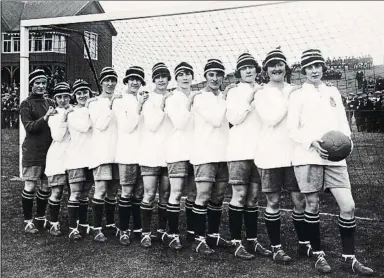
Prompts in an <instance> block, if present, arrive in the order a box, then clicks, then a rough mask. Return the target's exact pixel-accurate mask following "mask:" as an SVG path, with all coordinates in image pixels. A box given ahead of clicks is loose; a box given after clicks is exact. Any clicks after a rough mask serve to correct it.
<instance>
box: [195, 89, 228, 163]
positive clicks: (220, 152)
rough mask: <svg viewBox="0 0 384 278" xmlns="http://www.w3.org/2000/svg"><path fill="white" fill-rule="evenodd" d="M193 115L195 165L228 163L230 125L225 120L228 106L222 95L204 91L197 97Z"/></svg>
mask: <svg viewBox="0 0 384 278" xmlns="http://www.w3.org/2000/svg"><path fill="white" fill-rule="evenodd" d="M191 111H192V113H193V149H192V153H191V163H192V164H194V165H199V164H205V163H211V162H223V161H227V157H226V156H227V155H226V151H227V145H228V134H229V123H228V121H227V119H226V118H225V112H226V111H227V105H226V102H225V100H224V99H223V97H222V94H219V95H217V96H216V95H215V94H213V93H212V92H206V91H203V92H202V94H200V95H197V96H196V97H195V100H194V103H193V106H192V109H191Z"/></svg>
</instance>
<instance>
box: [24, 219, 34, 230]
mask: <svg viewBox="0 0 384 278" xmlns="http://www.w3.org/2000/svg"><path fill="white" fill-rule="evenodd" d="M25 223H27V225H26V226H25V230H27V229H29V228H30V229H33V228H35V224H33V222H32V220H28V221H25Z"/></svg>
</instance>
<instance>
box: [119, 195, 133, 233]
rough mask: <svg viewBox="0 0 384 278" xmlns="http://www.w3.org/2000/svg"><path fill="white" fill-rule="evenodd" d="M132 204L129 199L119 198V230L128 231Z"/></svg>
mask: <svg viewBox="0 0 384 278" xmlns="http://www.w3.org/2000/svg"><path fill="white" fill-rule="evenodd" d="M131 211H132V203H131V199H130V198H126V197H123V196H120V198H119V223H120V230H122V231H127V230H128V229H129V220H130V218H131Z"/></svg>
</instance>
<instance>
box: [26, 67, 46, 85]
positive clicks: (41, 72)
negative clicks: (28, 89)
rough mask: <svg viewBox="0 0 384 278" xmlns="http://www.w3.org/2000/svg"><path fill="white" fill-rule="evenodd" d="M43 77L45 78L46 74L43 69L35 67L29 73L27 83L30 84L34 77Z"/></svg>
mask: <svg viewBox="0 0 384 278" xmlns="http://www.w3.org/2000/svg"><path fill="white" fill-rule="evenodd" d="M39 78H45V79H47V74H46V73H45V71H44V70H43V69H36V70H34V71H33V72H31V73H30V74H29V85H32V84H33V82H35V80H36V79H39Z"/></svg>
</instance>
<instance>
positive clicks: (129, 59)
mask: <svg viewBox="0 0 384 278" xmlns="http://www.w3.org/2000/svg"><path fill="white" fill-rule="evenodd" d="M382 8H384V4H383V3H381V2H364V3H359V2H347V3H345V2H338V1H337V2H317V1H316V2H308V1H304V2H302V1H289V2H288V1H273V2H268V3H266V1H265V2H258V1H250V2H247V1H240V2H236V1H210V2H204V1H202V2H195V3H193V4H187V5H183V6H167V7H166V8H152V9H148V10H135V11H132V12H126V11H123V12H114V13H104V14H93V15H80V16H70V17H58V18H44V19H33V20H22V21H21V36H20V41H21V51H20V67H21V70H20V74H21V78H20V82H21V84H20V88H21V90H20V100H23V99H25V98H26V97H27V96H28V93H29V92H28V74H29V71H30V69H31V68H33V67H34V66H38V65H39V66H46V67H48V68H49V70H50V71H51V73H52V76H53V78H54V79H55V80H56V79H58V78H61V79H64V80H65V81H68V82H69V83H70V84H71V83H73V81H74V79H76V78H83V79H87V81H88V82H89V83H91V84H92V86H93V90H94V91H97V76H95V74H94V73H96V75H98V74H99V72H100V71H101V69H102V68H103V67H105V66H113V67H114V68H115V70H116V72H117V74H118V85H117V87H116V90H117V91H118V92H122V91H123V90H125V86H124V85H123V83H122V80H123V78H124V75H125V71H126V70H127V69H128V68H129V67H130V66H134V65H136V66H141V67H143V68H144V71H145V79H146V83H147V84H146V86H144V87H143V88H142V90H148V91H150V90H153V89H154V84H153V82H152V80H151V69H152V66H153V65H154V64H156V63H157V62H164V63H165V64H166V65H167V66H168V68H169V69H170V71H171V75H172V76H173V70H174V68H175V66H176V65H177V64H178V63H180V62H182V61H185V62H188V63H189V64H191V65H192V66H193V69H194V80H193V85H192V86H193V88H194V89H200V88H202V87H203V86H204V85H205V83H204V82H205V78H204V76H203V68H204V65H205V63H206V62H207V60H208V59H210V58H218V59H220V60H221V61H222V62H223V64H224V66H225V68H226V70H225V71H226V77H225V79H224V85H227V84H229V83H232V82H236V78H235V76H234V71H235V67H236V60H237V57H238V56H239V55H240V54H242V53H243V52H245V51H249V52H250V53H251V54H252V55H253V56H254V57H255V58H256V60H257V61H258V63H259V64H261V63H262V60H263V59H264V57H265V55H266V54H267V53H268V52H269V51H271V50H272V49H274V48H276V47H279V46H280V47H281V50H282V51H283V52H284V53H285V55H286V56H287V60H288V65H289V66H290V67H291V69H292V73H291V76H290V80H289V81H290V82H291V83H294V84H302V83H303V82H304V80H305V76H303V75H302V74H301V72H300V58H301V53H302V52H303V51H304V50H306V49H309V48H319V49H320V50H321V51H322V53H323V56H324V58H325V59H326V60H327V65H328V71H327V74H326V75H325V76H324V80H325V81H327V82H330V83H332V84H334V85H335V86H337V88H338V89H339V91H340V92H341V94H342V95H343V96H344V97H347V96H348V95H350V94H353V95H357V94H359V93H363V89H361V88H360V87H359V86H358V82H357V80H356V78H355V76H356V72H357V71H360V70H361V71H363V72H364V75H365V77H366V78H367V79H370V78H371V79H372V80H375V79H376V78H377V77H378V76H382V77H384V67H383V56H384V55H383V54H384V53H383V52H384V50H383V49H384V29H383V28H380V26H381V22H380V19H381V11H382ZM356 22H358V24H356ZM46 34H48V36H47V35H46ZM39 40H41V41H42V42H41V43H40V42H39ZM30 43H31V45H32V50H31V51H30V50H29V48H28V46H29V44H30ZM43 44H47V45H46V46H48V48H49V46H50V45H51V44H52V45H53V46H52V47H51V50H52V51H50V52H49V53H41V52H39V53H36V51H34V50H33V48H34V47H35V50H36V49H37V48H39V47H40V45H43ZM84 46H86V47H84ZM36 47H37V48H36ZM42 48H44V47H42ZM48 64H49V65H48ZM57 68H61V69H63V74H64V75H63V76H61V77H57V76H56V73H55V71H56V69H57ZM258 78H259V79H258V81H259V82H263V81H265V73H261V74H260V76H258ZM287 81H288V80H287ZM175 87H176V82H175V78H174V77H172V80H171V81H170V84H169V87H168V88H169V89H173V88H175ZM223 87H225V86H223ZM364 92H365V91H364ZM367 93H368V92H367ZM352 131H353V136H355V138H356V140H357V142H358V144H355V150H354V153H353V156H352V157H351V158H350V159H349V160H348V163H349V165H350V166H351V167H352V168H351V171H350V174H351V181H352V182H353V183H370V184H379V183H380V182H382V180H381V176H384V168H383V167H384V164H383V163H380V161H382V160H380V157H381V156H382V151H383V144H384V143H383V142H384V140H381V141H380V138H382V134H380V133H366V132H357V128H356V123H355V122H353V123H352ZM24 135H25V133H24V130H23V127H22V125H20V146H21V143H22V141H23V140H24ZM380 136H381V137H380ZM20 163H21V152H20ZM20 175H21V167H20Z"/></svg>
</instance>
